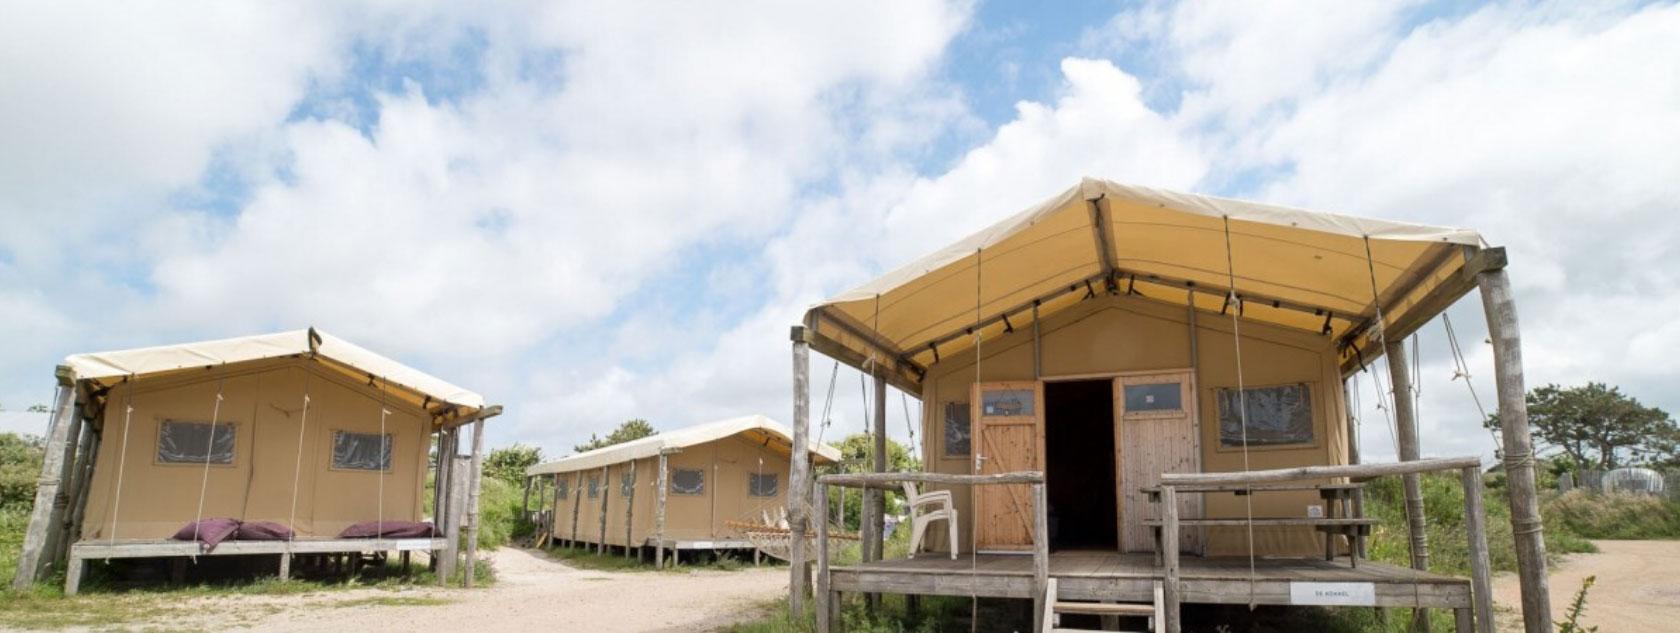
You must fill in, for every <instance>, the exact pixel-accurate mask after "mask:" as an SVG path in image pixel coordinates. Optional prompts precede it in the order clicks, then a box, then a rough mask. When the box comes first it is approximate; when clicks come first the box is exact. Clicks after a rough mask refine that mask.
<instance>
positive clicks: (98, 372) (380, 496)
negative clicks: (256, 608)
mask: <svg viewBox="0 0 1680 633" xmlns="http://www.w3.org/2000/svg"><path fill="white" fill-rule="evenodd" d="M57 378H58V385H59V386H58V394H57V397H56V401H55V405H54V409H53V414H52V416H51V421H50V423H49V424H50V425H49V428H48V432H47V439H48V444H47V453H46V456H47V459H46V464H45V465H44V467H43V469H42V483H41V485H40V487H39V489H38V492H37V497H36V501H35V513H34V515H33V517H32V518H31V522H30V527H29V531H28V533H27V534H26V540H25V543H24V549H23V558H22V559H21V560H20V562H19V565H18V573H17V576H16V581H15V582H16V583H17V584H18V585H25V584H27V583H29V582H31V581H33V580H34V579H35V578H37V577H39V576H41V575H43V574H44V573H45V572H46V571H47V570H48V569H50V568H52V567H53V566H55V565H58V564H61V563H63V564H66V565H67V566H66V572H67V573H66V578H67V580H66V590H67V592H69V593H74V592H75V590H76V585H77V583H78V580H79V577H80V576H81V573H82V568H83V567H84V562H85V561H88V560H96V559H99V560H103V559H110V558H152V557H196V556H202V555H241V554H268V555H279V556H278V558H279V561H280V573H281V575H282V576H285V575H286V574H287V572H288V571H289V566H290V562H291V559H292V557H293V556H295V555H311V556H316V555H343V554H357V555H359V554H376V553H388V552H398V551H400V552H403V555H404V559H405V560H406V559H407V553H408V552H411V551H425V552H437V551H440V550H442V551H444V552H445V553H446V554H449V555H448V556H437V555H434V556H433V559H434V560H436V561H439V562H440V564H441V565H442V569H441V570H440V571H441V572H443V573H440V577H441V576H446V575H447V573H448V572H450V571H452V568H453V566H454V561H455V560H456V557H455V556H454V555H453V554H455V552H454V546H453V544H454V543H456V542H457V541H456V539H452V538H451V539H445V538H403V539H398V538H373V539H367V538H357V539H344V538H337V537H338V536H339V534H340V532H341V531H343V530H344V529H345V528H347V527H349V526H351V525H352V524H355V523H361V522H368V521H372V522H375V527H376V529H377V528H380V527H381V523H382V522H384V521H391V522H397V521H413V522H418V521H422V520H424V519H425V518H426V517H425V516H424V512H423V503H422V496H423V494H424V492H423V490H424V485H425V482H426V474H427V473H426V471H427V469H428V466H429V462H430V461H431V460H430V457H429V456H430V453H431V451H432V449H433V447H434V440H435V442H436V446H437V447H438V448H439V450H438V454H439V455H448V454H452V452H455V453H458V450H457V449H458V448H459V447H460V446H461V443H460V441H459V439H460V431H459V429H461V428H462V427H463V426H465V425H472V426H473V427H474V428H475V429H476V431H477V432H478V433H482V430H483V424H484V420H485V419H487V418H489V417H492V416H495V415H497V414H498V413H500V411H501V407H499V406H487V405H486V404H485V401H484V398H483V397H482V396H480V395H478V394H476V393H473V392H471V391H468V390H466V389H463V388H460V387H457V386H454V385H452V384H449V383H448V382H445V381H443V380H441V379H438V378H435V377H433V376H430V375H427V374H425V373H423V372H420V371H418V370H415V369H412V368H409V367H406V366H404V365H402V364H399V363H397V362H396V361H393V360H391V359H388V358H385V357H383V356H380V355H378V354H375V353H373V352H370V351H368V350H366V349H363V348H361V347H357V346H356V345H354V344H351V343H349V342H347V341H344V340H342V339H338V338H335V337H333V336H331V335H328V334H326V333H323V332H318V331H316V330H314V329H308V330H296V331H290V332H280V333H276V334H266V335H260V336H249V337H243V338H235V339H225V340H216V341H206V342H199V343H188V344H182V345H169V346H163V347H149V348H142V349H130V350H122V351H115V352H102V353H95V354H77V355H74V356H70V357H69V358H67V359H65V361H64V364H62V365H61V366H59V368H58V370H57ZM481 446H482V441H481V440H476V439H475V441H474V442H473V444H472V458H471V461H472V462H473V463H470V464H469V463H468V461H467V460H464V459H460V458H457V459H453V460H447V459H442V458H440V459H438V460H436V463H437V466H436V467H435V468H436V471H435V473H434V474H435V475H436V476H437V481H439V482H441V485H439V486H437V490H439V491H442V492H453V493H454V494H453V496H454V497H455V498H451V495H450V494H441V493H440V495H439V497H438V498H436V499H434V503H435V506H434V507H437V508H441V509H442V510H443V511H442V512H440V513H438V514H437V516H438V517H441V520H440V521H438V524H439V527H440V528H442V529H444V530H446V531H447V535H449V536H454V535H455V534H456V531H457V530H459V529H461V522H462V520H463V518H465V520H466V521H467V522H468V525H467V529H468V530H469V531H472V530H474V529H476V518H475V516H471V515H475V514H476V513H475V512H471V507H472V505H473V502H476V496H477V494H476V490H477V484H478V482H477V479H476V478H474V477H471V476H470V473H473V472H476V471H477V468H476V462H477V461H478V460H479V453H480V451H481ZM469 488H470V491H469ZM220 517H226V518H233V519H238V520H241V521H271V522H276V523H279V524H281V525H283V526H287V527H289V528H290V529H291V530H293V531H294V532H295V537H294V539H293V540H290V541H239V540H232V541H227V542H224V543H221V544H220V545H219V546H218V547H216V548H215V549H214V550H211V551H209V552H205V551H201V548H200V545H199V544H198V543H196V542H189V541H177V540H171V538H170V537H171V536H172V535H173V534H175V532H176V530H178V529H180V528H182V526H183V525H187V524H190V523H193V522H194V521H197V520H199V519H208V518H220ZM469 547H470V545H469ZM468 561H469V562H468V563H467V564H468V566H469V567H470V566H471V565H472V563H471V562H470V561H471V558H470V556H469V558H468Z"/></svg>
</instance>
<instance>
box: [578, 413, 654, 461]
mask: <svg viewBox="0 0 1680 633" xmlns="http://www.w3.org/2000/svg"><path fill="white" fill-rule="evenodd" d="M654 433H657V431H654V430H653V425H652V424H648V421H647V420H643V419H641V418H636V419H634V420H625V421H624V423H623V424H620V425H618V428H616V429H613V432H611V433H608V434H607V436H606V437H597V436H596V435H595V434H594V433H590V434H589V441H588V442H584V443H582V444H579V445H577V446H573V447H572V448H573V449H575V450H576V451H577V452H579V453H582V452H584V451H592V450H595V449H597V448H605V447H608V446H612V445H614V444H623V443H625V442H628V441H630V440H639V439H642V438H644V437H647V436H649V435H653V434H654Z"/></svg>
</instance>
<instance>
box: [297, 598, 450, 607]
mask: <svg viewBox="0 0 1680 633" xmlns="http://www.w3.org/2000/svg"><path fill="white" fill-rule="evenodd" d="M451 602H454V601H453V600H449V599H446V598H434V597H430V596H373V597H371V598H357V599H355V600H343V601H340V602H334V603H332V604H329V605H327V606H330V607H333V608H337V609H345V608H351V607H436V606H441V605H446V604H449V603H451Z"/></svg>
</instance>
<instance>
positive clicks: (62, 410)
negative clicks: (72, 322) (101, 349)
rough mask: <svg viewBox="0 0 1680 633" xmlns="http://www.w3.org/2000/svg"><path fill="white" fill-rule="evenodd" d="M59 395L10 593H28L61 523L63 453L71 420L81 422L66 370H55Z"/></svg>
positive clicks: (54, 402) (73, 388)
mask: <svg viewBox="0 0 1680 633" xmlns="http://www.w3.org/2000/svg"><path fill="white" fill-rule="evenodd" d="M58 381H59V384H58V394H57V396H56V397H55V398H53V412H52V417H51V418H50V419H49V421H48V423H47V446H46V453H45V456H44V457H43V458H42V460H41V479H40V483H39V484H38V485H37V486H36V487H35V506H34V509H33V510H31V512H30V515H29V528H28V531H26V532H24V534H23V548H22V552H20V554H19V556H18V567H17V573H16V575H14V576H13V577H12V588H13V589H19V590H22V589H27V588H29V585H31V584H34V582H35V579H36V578H38V577H39V575H40V573H41V571H42V569H43V567H44V566H43V565H42V564H41V563H42V562H43V561H42V558H43V557H44V556H45V555H46V554H47V551H48V546H49V542H48V541H49V539H50V538H51V536H50V535H51V534H53V533H54V532H55V531H56V530H57V528H58V526H59V522H60V521H62V520H63V519H62V515H60V514H59V512H60V510H61V508H63V504H62V503H61V502H60V501H59V498H60V497H61V496H62V495H61V494H60V490H59V486H60V482H62V481H64V470H65V453H66V452H67V451H68V446H69V445H70V444H71V443H72V442H73V441H74V440H75V439H76V438H74V437H72V436H71V435H70V431H71V430H72V428H73V427H74V428H79V427H75V424H74V423H73V422H72V420H79V419H80V418H81V415H80V412H79V411H77V409H79V408H80V407H77V406H75V394H76V385H75V384H74V383H73V382H72V381H71V379H70V373H69V368H67V367H60V368H59V370H58Z"/></svg>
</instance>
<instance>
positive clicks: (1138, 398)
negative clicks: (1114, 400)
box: [1125, 382, 1184, 413]
mask: <svg viewBox="0 0 1680 633" xmlns="http://www.w3.org/2000/svg"><path fill="white" fill-rule="evenodd" d="M1125 392H1126V393H1125V396H1126V412H1127V413H1143V412H1146V411H1182V410H1184V386H1183V385H1182V384H1180V383H1176V382H1162V383H1155V384H1149V385H1126V389H1125Z"/></svg>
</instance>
